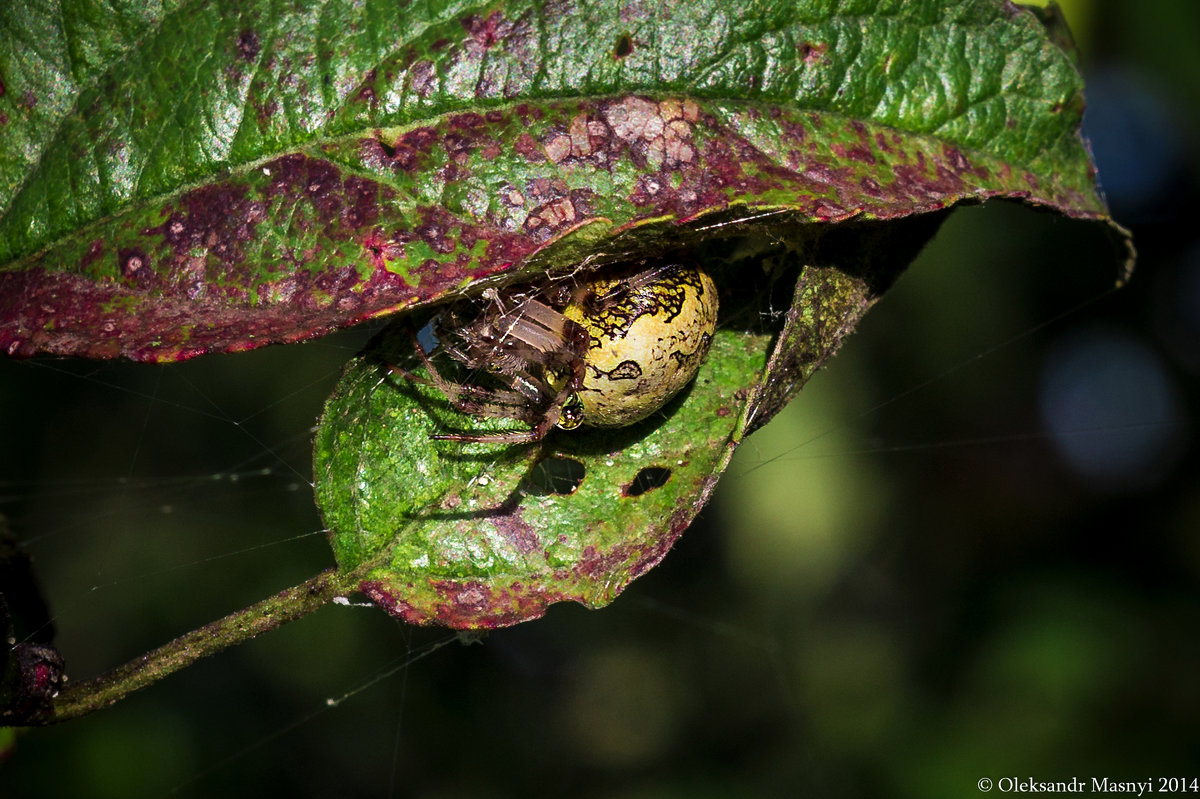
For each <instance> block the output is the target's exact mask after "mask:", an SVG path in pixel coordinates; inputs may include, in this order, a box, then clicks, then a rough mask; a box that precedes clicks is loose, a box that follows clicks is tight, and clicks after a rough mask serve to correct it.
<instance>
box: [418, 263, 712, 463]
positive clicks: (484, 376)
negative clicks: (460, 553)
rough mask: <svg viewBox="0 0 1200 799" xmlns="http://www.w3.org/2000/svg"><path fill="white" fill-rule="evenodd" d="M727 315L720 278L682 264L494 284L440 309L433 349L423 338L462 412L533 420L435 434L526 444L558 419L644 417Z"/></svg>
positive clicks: (596, 421)
mask: <svg viewBox="0 0 1200 799" xmlns="http://www.w3.org/2000/svg"><path fill="white" fill-rule="evenodd" d="M716 322H717V291H716V287H715V286H714V285H713V281H712V279H711V278H710V277H709V276H708V274H707V273H706V272H704V271H703V270H701V269H698V268H695V267H689V266H683V265H680V264H670V265H666V266H656V267H651V268H645V269H641V270H634V271H627V272H622V273H618V274H615V275H614V274H612V273H609V274H608V275H606V276H603V277H591V278H588V279H585V280H583V281H578V282H575V281H569V280H564V281H558V282H556V283H552V284H550V285H549V286H543V287H541V288H531V287H529V286H524V287H518V288H509V289H503V290H498V289H489V290H488V291H486V292H484V294H483V297H482V306H481V305H480V303H479V301H476V302H474V303H460V304H458V305H455V306H452V307H451V308H449V309H447V310H445V311H443V312H442V313H441V314H439V315H438V316H437V317H435V318H434V320H433V323H432V332H433V335H434V337H435V338H436V339H437V346H436V348H435V349H434V351H433V352H431V353H426V352H425V351H424V350H423V349H421V347H420V345H418V347H417V349H418V353H419V354H420V356H421V360H422V361H423V362H424V364H425V367H426V370H427V371H428V374H429V379H430V381H431V382H432V383H433V385H434V386H436V387H437V388H438V389H439V390H440V391H441V392H442V393H443V394H445V395H446V397H447V399H449V400H450V403H451V404H452V405H453V406H454V407H455V408H457V409H458V410H459V411H462V412H463V413H469V414H474V415H478V416H490V417H501V418H509V419H515V420H518V421H521V422H524V423H525V424H526V425H528V426H529V427H528V429H525V430H511V431H505V432H500V433H481V434H476V433H446V434H441V435H437V436H435V438H438V439H443V440H451V441H481V442H497V443H509V444H515V443H528V442H531V441H537V440H539V439H541V438H543V437H544V436H545V435H546V434H547V433H549V432H550V430H551V429H552V428H553V427H559V428H562V429H564V430H571V429H574V428H576V427H579V426H580V425H581V424H583V425H590V426H592V427H622V426H625V425H628V424H633V423H634V422H637V421H640V420H642V419H645V418H646V417H647V416H649V415H650V414H652V413H654V412H655V411H657V410H658V409H659V408H661V407H662V406H663V405H665V404H666V402H667V401H668V400H670V399H671V397H673V396H675V395H676V394H677V393H679V390H680V389H682V388H683V387H684V386H686V385H687V384H688V382H690V381H691V379H692V378H693V377H695V375H696V370H697V369H699V367H700V363H701V362H702V361H703V360H704V356H705V355H706V354H707V352H708V347H709V344H710V343H711V342H712V336H713V332H714V331H715V330H716ZM438 351H441V352H444V353H445V354H446V355H447V356H449V357H450V358H451V359H453V360H454V361H455V362H457V364H458V366H459V368H460V369H462V370H465V372H466V374H467V375H468V376H469V377H468V378H467V379H465V380H464V381H462V382H456V381H454V380H452V379H450V378H449V377H448V376H447V375H446V374H444V373H443V371H442V370H440V369H439V368H438V367H437V366H435V365H434V361H433V357H432V356H435V355H436V354H437V353H438ZM396 371H400V370H396Z"/></svg>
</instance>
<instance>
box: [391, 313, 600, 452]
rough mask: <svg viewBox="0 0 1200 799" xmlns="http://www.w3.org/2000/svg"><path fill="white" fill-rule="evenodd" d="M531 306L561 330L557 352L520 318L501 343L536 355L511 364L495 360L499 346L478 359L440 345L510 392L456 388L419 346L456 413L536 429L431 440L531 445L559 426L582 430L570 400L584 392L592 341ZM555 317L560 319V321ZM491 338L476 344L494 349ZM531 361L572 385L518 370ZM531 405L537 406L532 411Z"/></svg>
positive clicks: (584, 333)
mask: <svg viewBox="0 0 1200 799" xmlns="http://www.w3.org/2000/svg"><path fill="white" fill-rule="evenodd" d="M529 302H530V304H532V305H534V306H536V307H535V308H534V310H533V318H534V320H535V321H537V322H543V321H544V322H549V323H550V324H544V323H543V327H544V328H545V329H546V330H553V329H554V328H553V327H551V325H555V324H557V327H558V329H559V330H561V333H559V335H558V337H557V339H555V340H554V342H553V346H552V348H549V346H550V345H551V339H549V338H548V337H547V336H546V334H545V333H543V332H541V331H539V330H537V329H536V327H535V326H534V325H533V324H531V323H530V322H528V321H526V320H525V319H524V318H523V317H520V316H517V317H516V318H514V319H512V320H511V323H510V324H509V325H508V327H507V329H506V331H505V333H504V334H502V336H501V338H507V337H509V336H511V337H512V339H513V340H515V341H518V342H521V343H522V344H524V345H525V346H527V347H528V348H529V349H531V350H533V351H534V352H531V353H527V354H518V353H516V352H512V351H511V349H510V351H509V352H507V353H506V354H507V355H509V356H510V357H509V358H506V359H503V361H511V362H510V363H504V362H503V361H497V360H494V358H495V357H496V356H498V355H500V352H499V351H498V350H499V348H498V346H496V345H490V346H491V349H490V350H489V351H488V352H487V353H486V354H481V355H476V356H472V355H471V354H470V353H469V352H468V351H466V350H464V349H463V348H461V347H458V346H455V345H451V344H447V343H445V342H444V341H442V340H439V346H441V347H442V348H443V349H444V350H445V351H446V353H447V354H448V355H450V356H451V357H453V358H454V359H455V360H458V361H460V362H461V363H463V364H465V365H466V366H467V367H468V368H472V369H483V368H486V369H487V370H488V372H489V373H490V374H492V375H493V377H495V378H496V379H497V380H498V381H500V382H501V383H502V384H504V385H506V386H507V387H508V389H509V390H502V389H486V388H483V387H480V386H473V385H469V384H467V385H464V384H460V383H455V382H454V381H452V380H449V379H447V378H446V377H445V376H444V375H442V373H441V372H440V371H439V370H438V368H437V367H436V366H435V365H434V363H433V361H432V359H431V358H430V357H429V353H426V352H425V349H424V348H423V347H422V346H421V344H420V342H419V341H417V340H416V336H415V335H414V337H413V346H414V347H415V348H416V351H417V354H418V356H419V357H420V359H421V362H422V364H423V365H424V366H425V369H426V372H427V374H428V375H429V381H428V382H430V383H432V385H433V386H434V387H435V388H437V389H438V390H439V391H441V392H442V394H444V395H445V396H446V399H447V400H449V402H450V404H451V405H452V406H453V407H454V408H455V409H457V410H458V411H460V412H462V413H469V414H474V415H480V416H490V417H495V418H510V419H516V420H518V421H521V422H524V423H525V424H528V425H530V429H529V430H510V431H505V432H500V433H440V434H436V435H433V436H431V438H433V439H435V440H439V441H463V442H478V443H497V444H527V443H532V442H534V441H540V440H541V439H543V438H545V437H546V435H547V434H548V433H549V432H550V430H551V429H552V428H553V427H554V426H555V425H556V424H561V426H562V427H564V428H565V429H572V428H575V427H578V426H579V424H580V422H581V421H582V420H581V418H580V417H579V409H578V408H577V407H575V406H573V405H571V404H570V400H571V397H572V395H573V394H574V393H575V392H576V391H578V389H579V386H580V385H582V384H583V378H584V375H585V362H584V358H583V354H584V353H585V352H586V348H587V346H588V344H589V342H590V337H589V336H588V333H587V331H586V330H584V328H583V327H581V326H580V325H578V324H576V323H575V322H572V321H571V320H569V319H567V318H566V317H563V316H562V315H561V314H559V313H558V312H557V311H554V310H553V309H551V308H548V307H547V306H545V305H543V304H542V303H538V302H536V301H535V300H531V301H529ZM551 315H553V316H551ZM554 317H557V320H556V319H555V318H554ZM464 338H466V339H468V340H467V343H468V344H471V343H472V337H471V336H464ZM491 338H492V337H491V336H480V337H479V340H476V341H475V343H476V344H483V345H484V346H485V347H486V346H489V344H490V342H489V341H488V340H489V339H491ZM539 345H546V346H548V348H547V349H545V350H543V349H540V348H539ZM534 353H538V354H540V355H541V357H540V358H538V357H528V356H532V355H534ZM488 356H492V357H491V358H489V357H488ZM531 360H532V361H534V362H542V363H543V364H544V365H545V366H546V367H549V368H550V369H552V370H553V371H555V372H559V373H561V372H568V375H567V378H566V380H564V381H563V385H562V387H561V388H559V389H558V391H557V392H555V391H554V389H553V387H552V386H551V384H550V383H549V382H548V381H547V380H545V379H543V378H539V377H537V376H536V375H534V374H533V373H532V372H530V371H529V370H528V369H527V368H524V367H523V366H521V367H518V366H517V364H518V363H521V364H523V363H528V362H529V361H531ZM390 368H391V370H392V371H393V372H395V373H397V374H402V375H405V376H410V377H411V375H410V373H408V372H406V371H405V370H403V369H400V368H399V367H396V366H391V367H390ZM421 382H426V381H421ZM530 402H533V403H535V405H533V406H531V405H530V404H529V403H530ZM564 409H565V410H566V411H567V413H566V418H564Z"/></svg>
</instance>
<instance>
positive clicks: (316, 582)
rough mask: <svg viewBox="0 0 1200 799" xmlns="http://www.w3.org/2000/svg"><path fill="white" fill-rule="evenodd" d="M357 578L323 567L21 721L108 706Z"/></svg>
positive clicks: (77, 687)
mask: <svg viewBox="0 0 1200 799" xmlns="http://www.w3.org/2000/svg"><path fill="white" fill-rule="evenodd" d="M357 582H358V579H357V578H356V577H355V575H354V573H353V572H351V573H339V572H338V571H337V570H336V569H332V568H331V569H326V570H325V571H323V572H321V573H320V574H318V575H316V576H314V577H311V578H309V579H308V580H305V581H304V582H303V583H300V584H299V585H296V586H292V587H291V588H288V589H285V590H283V591H280V592H279V593H278V594H275V595H274V596H271V597H268V598H266V599H264V600H262V601H261V602H256V603H255V604H253V605H250V606H249V607H247V608H243V609H242V610H238V611H236V612H234V613H231V614H229V615H228V616H226V617H224V618H223V619H218V620H217V621H214V622H212V623H210V624H206V625H204V626H203V627H200V628H198V629H196V630H193V631H191V632H189V633H186V634H184V635H181V636H179V637H178V638H176V639H175V640H174V641H171V642H170V643H168V644H165V645H163V646H160V647H159V648H158V649H155V650H153V651H151V652H147V653H146V654H144V655H142V656H141V657H138V658H135V659H133V660H131V661H129V662H128V663H126V664H125V665H123V666H118V667H117V668H115V669H113V670H111V671H109V672H107V673H105V674H101V675H100V676H98V677H93V678H92V679H90V680H85V681H83V682H79V683H74V684H69V685H68V686H67V687H66V688H64V689H63V690H62V691H61V692H60V693H59V695H58V696H57V697H56V698H55V699H54V701H53V702H52V703H51V704H50V706H49V707H48V708H46V709H45V710H44V711H43V712H41V713H39V714H35V715H34V716H32V717H30V718H28V719H23V720H21V722H20V723H23V724H30V725H36V724H53V723H55V722H59V721H65V720H67V719H72V718H77V717H79V716H83V715H86V714H88V713H91V712H92V711H95V710H99V709H101V708H104V707H107V706H108V705H111V704H113V703H114V702H116V701H117V700H119V699H122V698H124V697H125V696H128V695H129V694H131V693H133V692H134V691H136V690H138V689H140V688H144V687H146V686H147V685H150V684H151V683H153V682H156V681H158V680H160V679H162V678H163V677H166V676H167V675H169V674H172V673H174V672H176V671H178V670H179V669H182V668H184V667H186V666H189V665H191V664H192V663H195V662H196V661H197V660H199V659H200V658H202V657H205V656H207V655H211V654H214V653H216V652H219V651H221V650H222V649H225V648H226V647H229V646H233V645H234V644H239V643H242V642H244V641H248V640H250V639H251V638H254V637H255V636H257V635H259V634H260V633H265V632H267V631H269V630H273V629H275V628H276V627H279V626H280V625H282V624H285V623H287V622H289V621H294V620H295V619H299V618H302V617H303V616H307V615H308V614H309V613H312V612H313V611H314V610H316V609H318V608H319V607H321V606H322V605H325V604H327V603H329V602H330V601H332V600H333V598H334V597H336V596H340V595H344V594H347V593H349V592H351V591H353V590H355V587H356V585H357Z"/></svg>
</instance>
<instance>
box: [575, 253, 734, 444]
mask: <svg viewBox="0 0 1200 799" xmlns="http://www.w3.org/2000/svg"><path fill="white" fill-rule="evenodd" d="M610 298H611V299H610ZM563 314H564V315H565V316H566V317H567V318H568V319H571V320H573V321H575V322H577V323H578V324H579V325H581V326H582V327H583V328H584V329H585V330H587V332H588V335H589V336H591V344H590V346H589V348H588V352H587V356H586V358H585V365H586V375H585V376H584V379H583V385H582V387H581V388H580V389H579V391H578V393H577V397H578V399H579V402H580V403H581V404H582V411H583V412H582V421H583V423H584V424H587V425H591V426H593V427H623V426H624V425H628V424H633V423H634V422H638V421H641V420H642V419H645V418H646V417H647V416H649V415H650V414H652V413H654V412H655V411H657V410H658V409H659V408H661V407H662V406H663V405H665V404H666V403H667V401H668V400H670V399H671V398H672V397H674V396H675V395H676V394H678V393H679V391H680V389H682V388H683V387H684V386H686V385H687V384H688V383H689V382H691V380H692V378H693V377H695V376H696V371H697V370H698V369H699V368H700V364H701V362H703V360H704V356H705V355H706V354H707V353H708V348H709V345H710V344H711V343H712V337H713V333H714V332H715V331H716V327H717V289H716V286H715V285H714V284H713V281H712V278H710V277H709V276H708V273H706V272H704V271H703V270H700V269H696V268H694V267H687V266H678V265H676V266H669V267H665V268H659V269H654V270H649V271H647V272H642V273H635V274H633V275H630V276H627V277H623V278H615V279H601V280H597V281H595V282H593V283H591V284H590V285H589V286H587V287H586V291H585V292H583V293H581V294H580V295H578V296H577V298H576V299H575V300H574V301H572V302H571V303H570V304H568V305H567V307H566V309H565V310H564V311H563Z"/></svg>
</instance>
